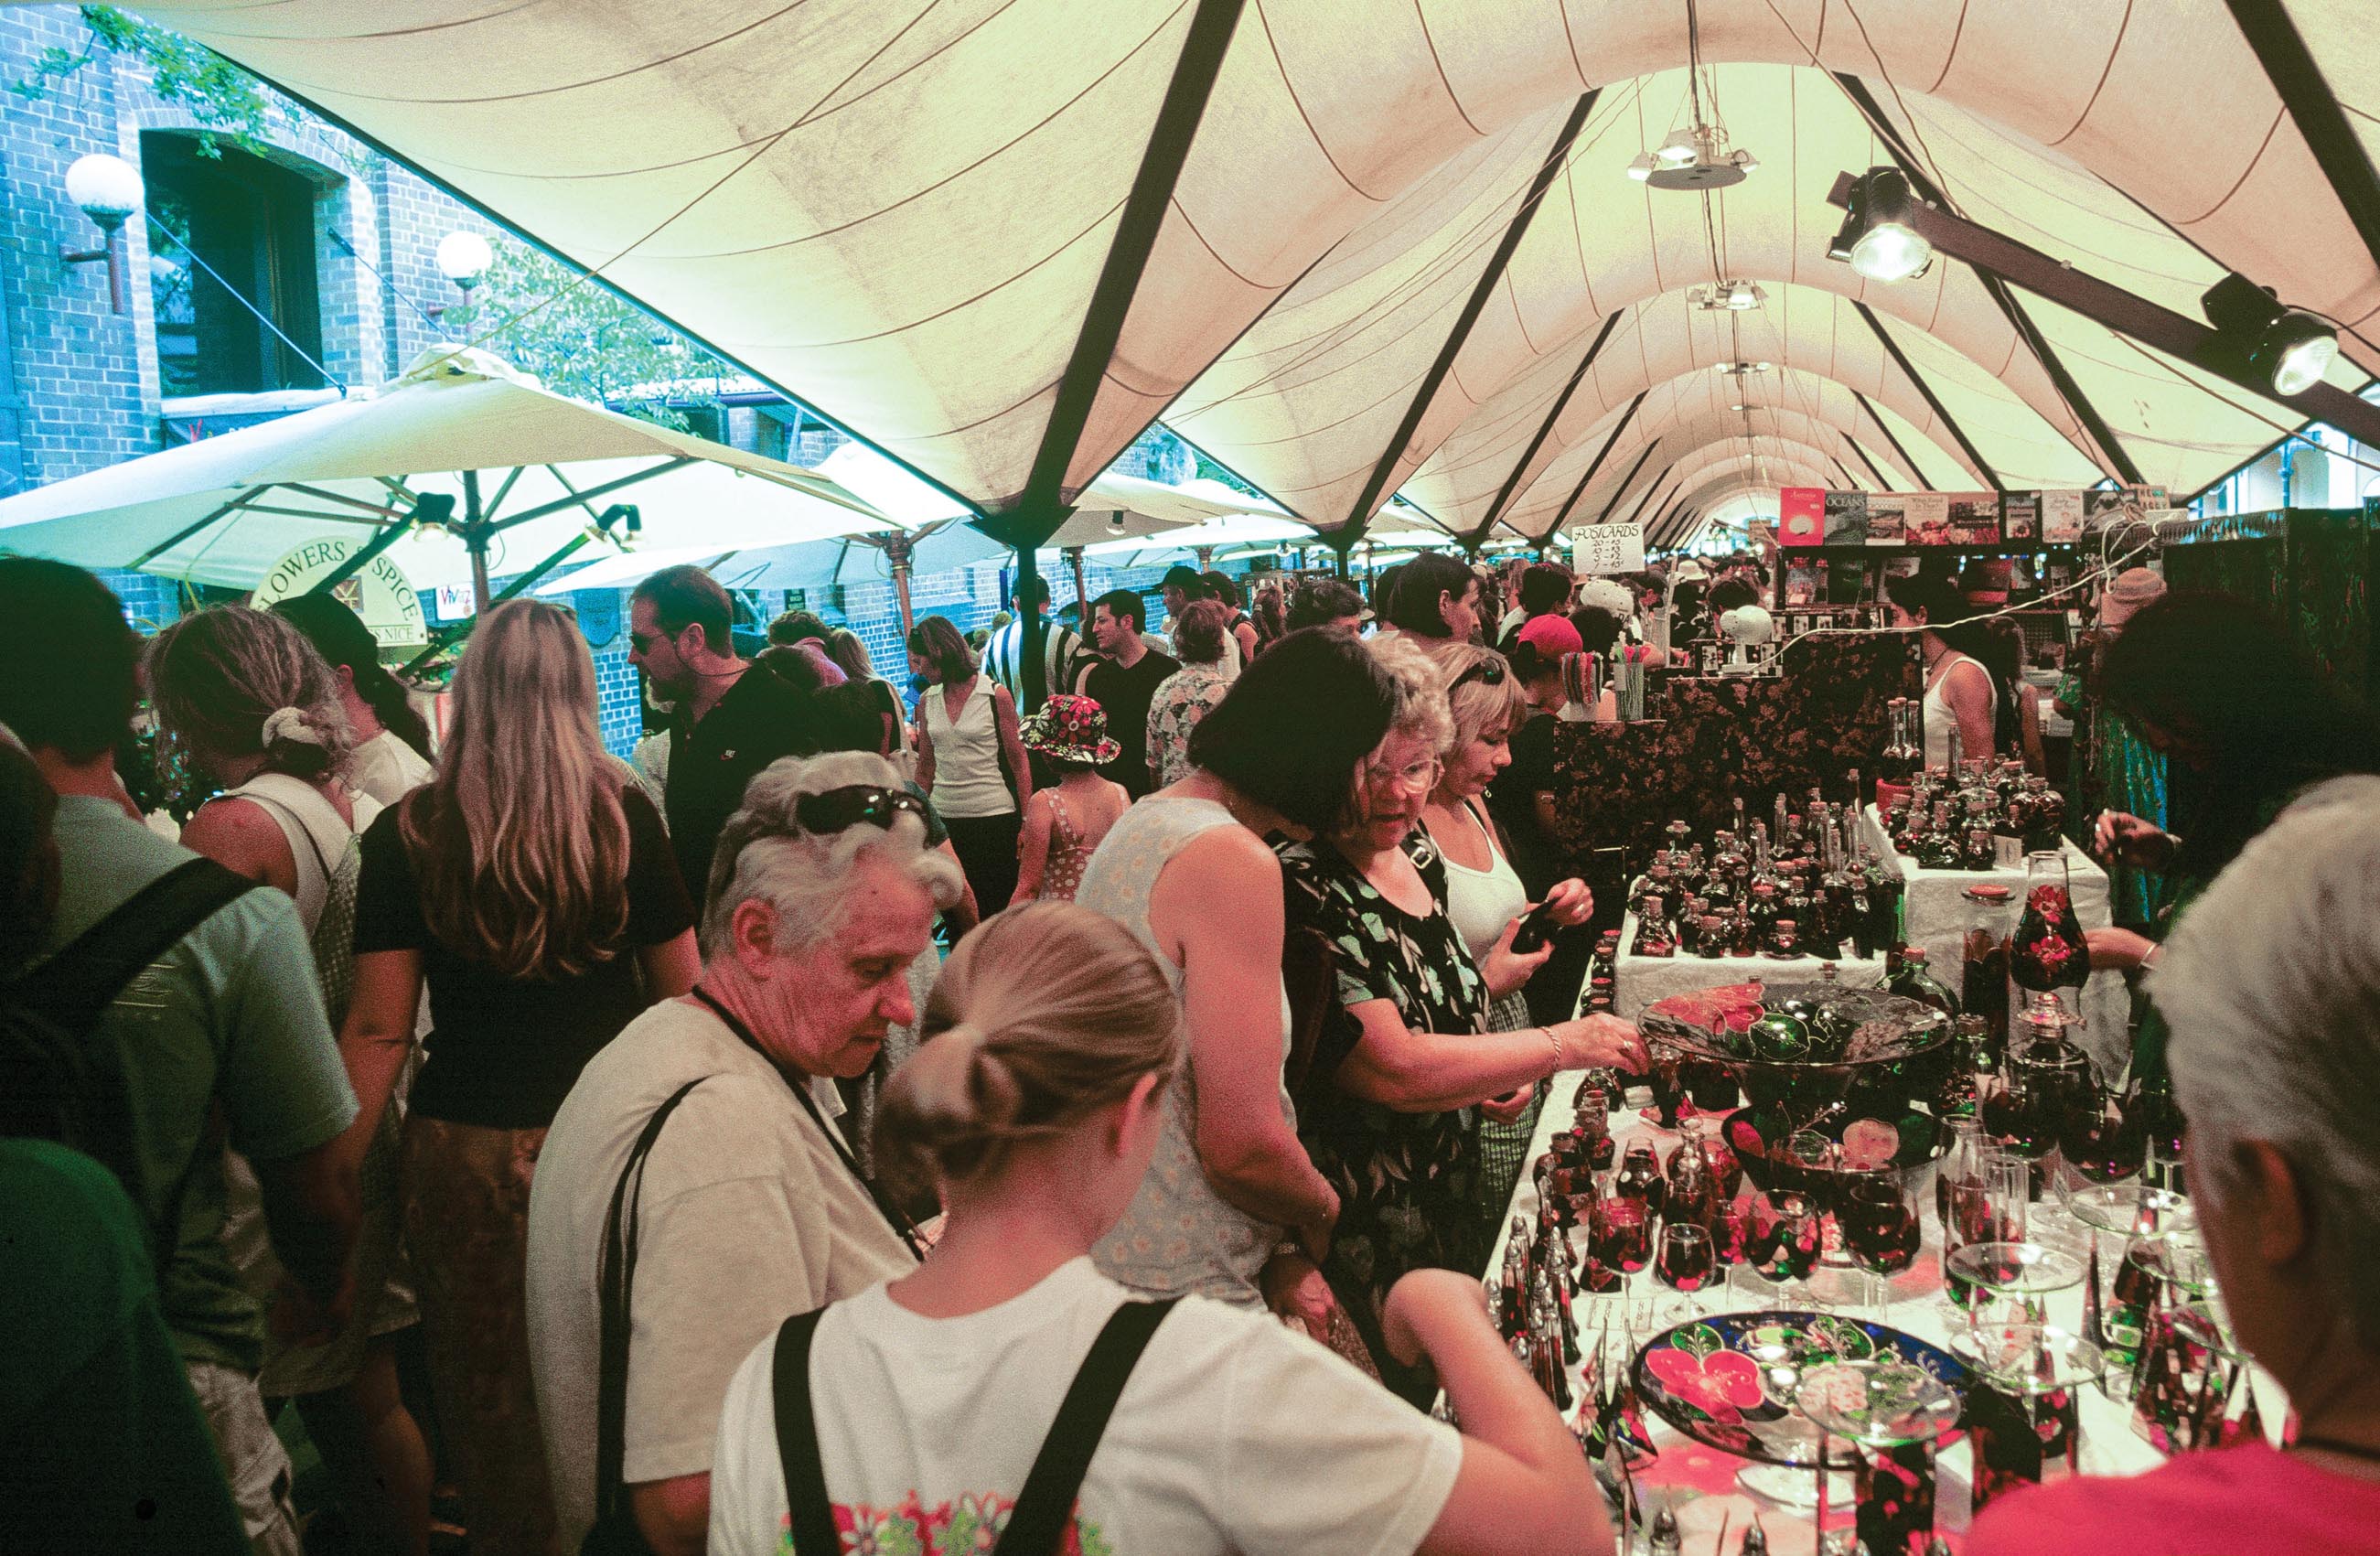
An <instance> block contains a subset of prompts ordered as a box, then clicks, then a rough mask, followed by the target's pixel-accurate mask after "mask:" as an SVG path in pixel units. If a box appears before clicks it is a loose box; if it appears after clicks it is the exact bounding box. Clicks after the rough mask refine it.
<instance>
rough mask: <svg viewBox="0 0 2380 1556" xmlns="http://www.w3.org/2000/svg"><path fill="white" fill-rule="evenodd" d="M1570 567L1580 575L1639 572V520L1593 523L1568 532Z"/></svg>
mask: <svg viewBox="0 0 2380 1556" xmlns="http://www.w3.org/2000/svg"><path fill="white" fill-rule="evenodd" d="M1570 566H1571V571H1572V572H1573V573H1578V574H1581V575H1586V574H1600V573H1634V572H1641V571H1642V570H1643V569H1644V566H1645V527H1644V526H1643V525H1642V524H1594V525H1589V526H1587V527H1586V528H1585V529H1575V530H1573V531H1572V532H1571V540H1570Z"/></svg>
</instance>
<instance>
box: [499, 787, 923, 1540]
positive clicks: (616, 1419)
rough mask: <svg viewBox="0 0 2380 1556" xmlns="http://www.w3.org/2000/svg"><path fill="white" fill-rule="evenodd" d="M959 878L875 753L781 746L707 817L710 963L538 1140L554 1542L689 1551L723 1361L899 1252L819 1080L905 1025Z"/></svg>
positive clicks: (533, 1338)
mask: <svg viewBox="0 0 2380 1556" xmlns="http://www.w3.org/2000/svg"><path fill="white" fill-rule="evenodd" d="M960 888H961V879H960V875H959V870H958V867H957V866H956V865H955V864H953V862H952V861H951V860H950V859H949V858H947V857H944V856H943V855H941V854H940V853H936V852H934V851H932V850H930V849H929V848H928V847H927V845H926V828H925V821H924V819H923V807H922V806H921V805H920V803H919V802H918V800H917V798H916V796H913V795H911V794H910V793H909V792H908V791H907V790H906V789H905V788H904V787H903V785H902V784H901V780H900V777H899V775H898V774H897V773H896V772H894V771H893V770H892V767H891V765H890V764H888V763H887V762H885V761H884V760H882V759H881V758H879V757H876V756H872V755H866V754H862V753H857V752H839V753H836V754H833V755H830V756H823V757H819V758H816V759H814V760H808V761H802V760H795V759H788V760H783V761H779V762H777V763H775V764H774V765H773V766H771V767H769V768H767V769H766V770H764V771H763V772H761V773H760V774H759V776H758V777H756V778H754V779H753V780H752V783H751V785H750V787H749V788H748V789H747V791H746V793H745V796H744V806H743V808H742V809H740V810H738V811H736V812H735V815H734V816H733V817H732V818H730V819H729V821H728V822H727V824H726V826H725V828H724V829H723V830H722V832H721V833H720V839H719V847H718V851H717V853H716V855H715V856H714V857H713V859H712V863H711V870H710V891H709V893H708V894H707V899H706V900H707V903H708V906H707V907H706V908H705V910H704V918H703V924H702V948H703V953H704V957H705V966H704V968H703V974H702V979H701V981H700V982H698V984H697V985H696V986H695V989H694V991H693V992H692V993H691V994H689V995H687V996H686V998H684V999H681V1000H671V1001H664V1002H663V1003H661V1004H658V1005H655V1006H654V1007H653V1008H652V1009H651V1010H650V1011H648V1012H647V1013H646V1014H645V1015H642V1016H641V1017H639V1018H638V1019H637V1020H636V1021H635V1022H633V1023H632V1024H630V1025H629V1026H628V1027H627V1028H626V1029H625V1030H624V1031H622V1032H621V1034H620V1035H619V1036H618V1037H617V1038H616V1039H613V1041H612V1042H611V1043H610V1044H609V1045H607V1046H606V1047H605V1048H604V1050H603V1051H602V1052H601V1053H599V1054H598V1055H596V1057H595V1059H594V1060H593V1061H592V1062H591V1063H589V1064H588V1066H587V1068H586V1070H585V1072H584V1073H583V1074H582V1075H581V1076H580V1077H579V1080H578V1084H577V1086H576V1087H574V1088H572V1089H571V1092H570V1096H569V1098H568V1100H565V1102H564V1103H563V1105H562V1111H561V1112H559V1113H558V1114H557V1115H556V1116H555V1118H554V1121H553V1130H552V1132H551V1133H550V1134H549V1135H548V1136H547V1137H546V1141H545V1146H544V1150H543V1154H542V1155H541V1156H540V1159H539V1161H538V1173H537V1176H538V1181H537V1187H536V1190H535V1192H534V1194H533V1195H532V1197H531V1198H530V1202H529V1225H528V1303H529V1308H528V1336H529V1349H530V1361H531V1364H532V1366H533V1368H534V1371H535V1375H536V1380H537V1394H538V1406H539V1416H540V1421H541V1422H542V1424H543V1428H544V1432H545V1450H546V1460H547V1463H548V1465H549V1466H550V1468H551V1471H552V1478H553V1491H554V1501H555V1504H556V1507H557V1510H558V1512H559V1513H560V1526H561V1534H562V1538H563V1545H564V1549H565V1550H577V1549H578V1547H579V1543H580V1540H581V1538H582V1537H583V1536H584V1535H585V1534H586V1533H587V1531H588V1529H589V1527H590V1526H592V1525H593V1524H594V1523H595V1521H596V1520H597V1519H598V1518H599V1517H601V1518H603V1519H604V1520H605V1521H606V1523H607V1526H613V1527H616V1526H617V1524H618V1521H620V1520H623V1519H627V1520H633V1522H634V1524H635V1525H636V1526H637V1528H638V1529H640V1530H641V1531H642V1533H643V1535H644V1536H645V1538H646V1539H647V1540H648V1541H649V1542H650V1545H651V1546H652V1548H653V1549H654V1550H657V1551H660V1552H662V1553H663V1556H668V1553H670V1552H674V1551H699V1550H701V1549H702V1546H703V1539H704V1533H705V1530H706V1527H707V1526H708V1523H709V1518H710V1450H711V1440H712V1436H713V1434H714V1432H715V1430H716V1428H717V1426H718V1419H719V1407H720V1403H721V1401H722V1399H723V1398H724V1397H725V1394H726V1391H727V1380H728V1379H729V1377H730V1376H731V1375H732V1374H733V1373H734V1372H735V1367H736V1364H737V1363H738V1362H740V1361H742V1360H743V1358H744V1357H745V1356H746V1355H747V1354H749V1353H750V1351H751V1349H752V1347H753V1346H754V1345H757V1344H759V1343H760V1341H762V1340H763V1339H765V1338H766V1337H767V1336H768V1335H769V1333H770V1332H771V1331H773V1330H774V1329H775V1328H776V1326H777V1325H778V1324H779V1323H780V1322H781V1321H783V1319H785V1318H786V1317H787V1316H788V1315H789V1314H792V1313H796V1312H806V1311H808V1310H809V1309H811V1308H814V1307H823V1306H825V1305H826V1304H827V1303H829V1302H832V1301H835V1300H837V1299H839V1298H842V1297H845V1296H851V1295H856V1294H857V1293H859V1292H862V1291H865V1290H867V1289H868V1287H870V1286H873V1285H876V1284H878V1283H879V1282H882V1281H884V1280H885V1279H887V1278H888V1277H890V1276H892V1275H895V1274H898V1273H899V1272H900V1271H901V1270H905V1269H907V1268H909V1267H910V1266H911V1265H912V1264H913V1263H914V1261H915V1259H916V1258H917V1252H916V1249H915V1240H914V1238H913V1236H912V1234H911V1232H910V1229H909V1228H908V1227H907V1225H906V1223H905V1222H903V1220H902V1219H901V1216H900V1212H899V1210H897V1209H896V1208H894V1207H892V1205H891V1204H890V1203H889V1202H888V1201H886V1200H884V1199H883V1198H882V1197H880V1195H879V1194H877V1193H876V1191H875V1190H874V1189H873V1188H872V1186H871V1185H869V1184H868V1182H867V1181H866V1180H865V1179H864V1178H863V1177H862V1176H861V1175H860V1173H859V1170H858V1166H857V1162H856V1159H855V1156H854V1151H853V1143H852V1142H851V1141H849V1140H847V1139H846V1138H845V1137H844V1135H843V1133H842V1131H841V1130H840V1129H839V1128H838V1127H837V1125H836V1124H835V1122H834V1115H835V1114H836V1113H837V1112H838V1111H839V1106H840V1104H839V1102H838V1100H837V1099H836V1095H835V1089H834V1086H833V1080H834V1079H835V1078H836V1077H843V1078H846V1079H848V1078H850V1077H853V1076H857V1075H859V1074H860V1073H861V1072H862V1071H864V1070H866V1069H867V1068H868V1064H870V1062H872V1061H873V1060H874V1059H875V1057H876V1054H877V1052H878V1051H879V1049H880V1048H881V1046H882V1045H883V1042H884V1039H885V1037H886V1034H887V1033H888V1032H889V1031H890V1030H891V1029H892V1027H901V1026H907V1025H910V1024H912V1023H913V1022H914V1021H915V1020H916V1006H915V1003H914V999H913V996H912V994H911V992H910V988H909V982H908V977H907V973H908V969H909V966H910V964H911V962H912V961H913V960H915V959H916V958H917V956H918V955H919V954H922V953H923V952H924V951H925V950H926V948H927V945H928V943H929V938H928V937H929V934H930V933H931V931H932V928H933V922H934V915H935V913H936V911H937V910H938V909H939V908H942V907H947V906H950V905H951V904H953V903H954V902H956V901H957V900H958V896H959V892H960ZM640 1148H641V1149H640ZM636 1161H641V1166H640V1167H637V1166H636V1165H635V1162H636ZM624 1268H625V1270H627V1271H628V1272H629V1277H628V1282H626V1283H625V1290H624V1289H623V1285H624V1282H623V1281H622V1279H621V1274H620V1272H621V1271H622V1270H623V1269H624ZM624 1318H625V1321H623V1319H624ZM623 1350H625V1355H622V1354H621V1352H622V1351H623ZM607 1393H608V1394H610V1395H611V1396H612V1398H610V1399H609V1400H607V1399H606V1397H605V1396H606V1395H607Z"/></svg>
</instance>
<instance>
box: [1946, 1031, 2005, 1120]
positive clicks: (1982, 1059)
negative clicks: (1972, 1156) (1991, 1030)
mask: <svg viewBox="0 0 2380 1556" xmlns="http://www.w3.org/2000/svg"><path fill="white" fill-rule="evenodd" d="M1949 1053H1950V1062H1949V1064H1948V1065H1947V1066H1945V1068H1944V1069H1943V1071H1942V1076H1941V1085H1940V1086H1939V1087H1938V1088H1936V1090H1935V1093H1934V1116H1935V1117H1937V1118H1940V1119H1946V1120H1948V1119H1960V1118H1973V1117H1974V1116H1975V1114H1976V1111H1977V1109H1978V1107H1979V1106H1980V1104H1981V1101H1982V1097H1983V1083H1982V1080H1981V1078H1980V1077H1981V1076H1982V1075H1983V1074H1984V1073H1985V1072H1986V1071H1989V1070H1991V1069H1993V1068H1995V1067H1996V1065H1995V1063H1994V1061H1993V1060H1992V1059H1991V1058H1989V1057H1988V1056H1987V1053H1986V1034H1985V1027H1984V1022H1983V1018H1982V1017H1980V1016H1978V1015H1974V1014H1973V1013H1972V1012H1970V1013H1969V1014H1967V1015H1961V1016H1960V1017H1958V1018H1957V1019H1956V1020H1954V1021H1952V1022H1951V1023H1950V1048H1949Z"/></svg>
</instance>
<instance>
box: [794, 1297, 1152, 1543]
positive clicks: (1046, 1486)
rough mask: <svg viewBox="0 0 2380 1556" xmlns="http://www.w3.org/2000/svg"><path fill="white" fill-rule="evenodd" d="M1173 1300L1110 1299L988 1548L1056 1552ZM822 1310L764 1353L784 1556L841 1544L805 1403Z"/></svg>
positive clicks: (797, 1320)
mask: <svg viewBox="0 0 2380 1556" xmlns="http://www.w3.org/2000/svg"><path fill="white" fill-rule="evenodd" d="M1172 1310H1173V1301H1172V1299H1169V1300H1167V1301H1164V1302H1127V1303H1125V1304H1124V1305H1123V1307H1118V1308H1117V1309H1116V1310H1115V1312H1114V1313H1113V1314H1112V1315H1111V1317H1110V1318H1109V1319H1108V1321H1107V1324H1106V1326H1105V1327H1104V1328H1102V1329H1101V1330H1100V1331H1099V1338H1098V1339H1096V1340H1094V1341H1092V1342H1091V1349H1090V1352H1089V1354H1088V1355H1086V1356H1084V1358H1083V1365H1082V1367H1081V1368H1080V1369H1078V1370H1077V1371H1076V1372H1075V1381H1074V1382H1073V1384H1072V1385H1070V1386H1069V1387H1068V1388H1067V1390H1066V1397H1065V1400H1064V1402H1063V1403H1062V1404H1060V1405H1059V1406H1058V1416H1057V1419H1055V1420H1054V1421H1052V1422H1051V1423H1050V1435H1049V1436H1048V1437H1046V1438H1044V1439H1042V1441H1041V1452H1040V1453H1038V1454H1037V1455H1036V1456H1035V1458H1034V1460H1033V1468H1032V1470H1031V1471H1030V1472H1029V1473H1028V1474H1027V1475H1026V1477H1025V1489H1023V1490H1022V1491H1019V1492H1018V1493H1017V1497H1016V1506H1015V1508H1014V1510H1013V1511H1012V1512H1011V1513H1009V1515H1008V1523H1007V1525H1006V1526H1005V1527H1004V1528H1003V1529H1002V1531H1001V1535H1000V1542H999V1543H998V1544H997V1545H996V1546H994V1547H993V1551H994V1553H995V1556H1057V1552H1058V1550H1059V1543H1060V1539H1061V1538H1062V1536H1063V1535H1064V1533H1065V1529H1066V1526H1067V1524H1068V1522H1069V1521H1071V1520H1072V1519H1073V1517H1074V1514H1075V1500H1076V1499H1077V1498H1078V1497H1079V1496H1081V1494H1082V1489H1083V1477H1084V1475H1085V1474H1086V1473H1087V1472H1088V1471H1089V1469H1090V1466H1091V1455H1092V1454H1094V1453H1097V1452H1098V1451H1099V1439H1100V1438H1101V1437H1102V1436H1104V1435H1105V1434H1106V1432H1107V1427H1108V1417H1109V1416H1111V1415H1113V1414H1114V1413H1115V1406H1116V1401H1117V1400H1118V1399H1120V1398H1122V1397H1123V1388H1124V1384H1125V1382H1126V1381H1128V1380H1130V1379H1131V1377H1132V1369H1133V1368H1134V1367H1135V1366H1136V1365H1138V1363H1139V1361H1140V1356H1141V1353H1142V1352H1143V1351H1145V1350H1147V1348H1148V1342H1149V1338H1150V1336H1152V1335H1154V1334H1155V1333H1156V1332H1157V1326H1158V1325H1159V1324H1161V1323H1163V1322H1164V1321H1165V1316H1166V1314H1168V1313H1170V1312H1172ZM825 1311H826V1309H824V1308H820V1309H819V1310H818V1311H816V1312H811V1313H796V1314H795V1315H794V1316H793V1317H792V1318H790V1319H786V1320H785V1321H784V1324H783V1326H782V1327H781V1328H780V1329H779V1330H778V1331H777V1348H776V1353H775V1355H773V1356H772V1357H771V1392H772V1393H773V1394H774V1396H775V1400H776V1409H777V1457H778V1462H779V1464H780V1465H781V1466H782V1467H783V1472H784V1477H785V1499H786V1500H785V1507H786V1513H787V1523H788V1525H789V1530H788V1532H789V1533H790V1534H791V1535H792V1537H793V1551H792V1556H821V1553H823V1556H833V1553H834V1552H835V1551H836V1550H839V1549H840V1547H839V1546H838V1545H837V1544H836V1536H835V1531H834V1509H833V1506H832V1503H831V1502H829V1501H828V1500H827V1493H826V1470H825V1467H824V1465H823V1464H822V1463H821V1461H820V1457H819V1443H818V1422H817V1419H816V1418H815V1416H813V1415H812V1414H811V1409H810V1376H809V1365H810V1342H811V1340H812V1339H813V1338H814V1337H815V1336H816V1335H817V1333H818V1326H819V1319H820V1317H821V1316H823V1315H824V1313H825Z"/></svg>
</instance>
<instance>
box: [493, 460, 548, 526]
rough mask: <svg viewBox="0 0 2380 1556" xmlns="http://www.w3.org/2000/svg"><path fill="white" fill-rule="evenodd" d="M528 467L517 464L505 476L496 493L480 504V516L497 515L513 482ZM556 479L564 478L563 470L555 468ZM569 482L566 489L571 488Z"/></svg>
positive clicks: (510, 491) (525, 471)
mask: <svg viewBox="0 0 2380 1556" xmlns="http://www.w3.org/2000/svg"><path fill="white" fill-rule="evenodd" d="M546 468H547V469H549V470H553V466H551V465H548V466H547V467H546ZM527 471H528V466H526V465H515V466H514V467H513V473H512V474H510V475H508V476H506V477H505V478H504V484H503V485H502V486H499V487H497V488H496V494H495V495H494V496H492V497H491V498H489V499H488V500H487V502H486V503H484V504H481V505H480V517H481V518H483V519H492V518H494V517H496V510H497V509H498V508H501V507H503V506H504V499H505V498H506V497H508V496H510V495H511V494H512V490H513V483H514V482H515V481H516V480H520V478H521V477H522V476H523V475H524V474H525V473H527ZM554 480H562V472H561V471H559V470H554ZM569 484H570V483H569V482H567V481H564V482H563V487H564V490H565V491H567V490H568V489H569Z"/></svg>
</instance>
